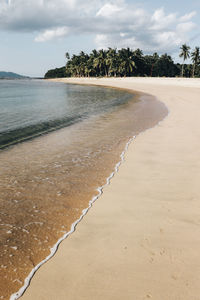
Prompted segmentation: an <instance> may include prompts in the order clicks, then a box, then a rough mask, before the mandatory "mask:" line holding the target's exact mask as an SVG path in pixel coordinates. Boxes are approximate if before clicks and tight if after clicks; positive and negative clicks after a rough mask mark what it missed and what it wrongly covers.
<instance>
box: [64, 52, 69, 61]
mask: <svg viewBox="0 0 200 300" xmlns="http://www.w3.org/2000/svg"><path fill="white" fill-rule="evenodd" d="M65 57H66V59H67V60H69V59H70V55H69V52H66V53H65Z"/></svg>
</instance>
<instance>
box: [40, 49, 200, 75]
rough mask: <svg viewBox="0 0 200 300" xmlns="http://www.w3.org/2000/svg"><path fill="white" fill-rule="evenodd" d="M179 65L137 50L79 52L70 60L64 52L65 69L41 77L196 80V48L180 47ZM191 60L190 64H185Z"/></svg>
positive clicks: (199, 71) (199, 62) (199, 57)
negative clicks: (184, 78) (183, 78)
mask: <svg viewBox="0 0 200 300" xmlns="http://www.w3.org/2000/svg"><path fill="white" fill-rule="evenodd" d="M179 56H180V57H181V58H183V63H182V65H181V64H179V63H175V62H174V61H173V59H172V57H171V56H170V55H168V54H167V53H165V54H162V55H159V54H158V53H154V54H151V55H144V54H143V51H142V50H141V49H136V50H131V49H130V48H122V49H119V50H117V49H116V48H114V49H113V48H108V49H107V50H104V49H101V50H98V51H97V50H95V49H94V50H92V52H91V53H90V54H87V53H85V52H84V51H81V52H80V54H78V55H75V54H73V55H72V56H71V57H70V55H69V53H68V52H67V53H66V59H67V63H66V66H64V67H61V68H56V69H52V70H49V71H48V72H47V73H46V74H45V78H53V77H54V78H55V77H103V76H105V77H112V76H113V77H130V76H149V77H178V76H182V77H183V76H184V77H200V49H199V47H196V48H195V49H194V50H192V52H190V47H189V46H188V45H186V44H184V45H182V46H181V47H180V55H179ZM190 57H191V60H192V64H186V63H185V61H186V60H187V59H188V58H190Z"/></svg>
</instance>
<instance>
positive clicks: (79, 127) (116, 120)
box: [0, 84, 167, 299]
mask: <svg viewBox="0 0 200 300" xmlns="http://www.w3.org/2000/svg"><path fill="white" fill-rule="evenodd" d="M58 86H59V89H60V88H61V89H62V88H63V84H61V85H58ZM65 88H67V87H66V86H65ZM70 88H72V90H75V93H76V92H77V90H79V91H80V90H81V89H83V90H84V89H85V88H86V89H87V91H88V92H87V93H89V95H90V97H91V99H92V97H94V94H95V93H96V92H95V91H96V90H97V93H100V99H98V100H97V98H98V97H97V98H96V100H95V101H96V102H98V101H99V102H101V97H102V98H103V100H102V102H106V101H110V100H109V99H112V100H111V101H113V103H112V105H111V106H109V105H107V104H106V103H105V104H104V108H105V109H102V108H101V109H100V110H99V111H98V109H96V107H95V108H94V109H93V108H92V109H93V111H94V113H91V114H88V115H87V117H86V118H85V117H83V118H82V119H81V120H79V122H76V123H74V124H73V125H71V126H68V127H65V128H62V129H59V130H57V131H54V132H51V133H49V134H47V135H43V136H40V137H37V138H35V139H33V140H29V141H26V142H25V143H20V144H17V145H15V146H13V147H10V148H7V149H6V150H2V151H1V152H0V166H1V167H0V230H1V231H0V241H1V244H0V299H9V296H10V295H11V294H12V293H14V292H16V291H17V290H18V289H19V288H20V287H21V286H22V285H23V282H24V279H25V277H26V276H28V274H29V273H30V271H31V269H32V268H33V267H34V266H36V265H37V264H38V263H39V262H40V261H41V260H43V259H44V258H45V257H46V256H47V255H49V253H50V248H51V247H52V246H53V245H54V244H55V243H56V242H57V240H58V239H59V238H60V237H62V236H63V235H64V234H65V233H66V232H67V231H69V230H70V226H71V224H72V223H73V222H74V221H75V220H77V219H78V218H79V216H80V215H81V212H82V210H83V209H84V208H86V207H88V202H89V200H91V198H92V197H93V196H94V195H95V194H97V188H98V187H99V186H102V185H103V184H105V182H106V178H107V177H108V176H109V175H110V173H111V172H112V171H113V170H114V167H115V165H116V163H117V162H118V161H119V160H120V154H121V152H122V151H123V150H124V147H125V145H126V143H127V141H128V140H129V139H130V138H131V137H132V136H133V135H135V134H138V133H139V132H141V131H142V130H144V129H146V128H149V127H150V126H153V125H155V124H156V123H157V122H158V121H159V120H161V119H162V118H163V117H164V116H165V115H166V113H167V111H166V109H165V107H164V106H163V105H162V104H161V103H158V102H157V101H155V100H154V99H152V98H151V97H148V96H141V97H140V100H139V99H138V96H137V97H136V96H135V97H133V96H134V95H131V97H130V94H128V95H127V93H126V92H122V91H118V90H113V89H104V88H96V87H95V88H94V87H79V86H73V87H71V86H70ZM101 91H102V92H103V93H101ZM58 93H59V92H58ZM78 93H80V94H81V92H78ZM83 93H84V92H83ZM91 94H93V96H91ZM105 95H109V97H110V98H109V97H108V98H107V100H105ZM113 95H115V96H114V97H115V99H116V100H114V98H113ZM116 95H118V97H122V99H126V100H125V101H124V100H119V98H116ZM82 96H83V95H81V97H82ZM83 98H84V97H83ZM54 100H55V99H54ZM116 102H118V103H119V104H118V105H116V104H117V103H116ZM54 105H55V103H54ZM89 110H90V111H91V107H90V108H89ZM99 201H100V199H99Z"/></svg>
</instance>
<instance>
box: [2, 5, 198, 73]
mask: <svg viewBox="0 0 200 300" xmlns="http://www.w3.org/2000/svg"><path fill="white" fill-rule="evenodd" d="M183 43H188V44H189V45H190V46H191V47H195V46H200V0H190V1H188V0H187V1H186V0H142V1H139V0H0V70H4V71H13V72H17V73H20V74H24V75H29V76H43V75H44V73H45V72H46V71H47V70H48V69H50V68H54V67H60V66H63V65H64V64H65V52H66V51H68V52H69V53H70V54H72V53H79V52H80V51H81V50H83V51H86V52H90V51H91V50H92V49H94V48H106V47H117V48H121V47H127V46H128V47H130V48H132V49H136V48H141V49H143V51H144V53H153V52H159V53H165V52H167V53H169V54H171V55H172V57H173V58H174V59H175V60H177V59H178V52H179V47H180V45H182V44H183Z"/></svg>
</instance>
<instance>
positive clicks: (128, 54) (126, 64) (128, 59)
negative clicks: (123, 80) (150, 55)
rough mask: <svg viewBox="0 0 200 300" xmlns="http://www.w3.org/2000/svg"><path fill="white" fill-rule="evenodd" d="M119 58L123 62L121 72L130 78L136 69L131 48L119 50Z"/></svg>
mask: <svg viewBox="0 0 200 300" xmlns="http://www.w3.org/2000/svg"><path fill="white" fill-rule="evenodd" d="M119 57H120V60H121V70H122V72H123V73H124V76H127V75H128V76H130V75H131V73H132V72H133V69H134V68H135V62H134V60H133V58H134V55H133V52H132V51H131V50H130V48H126V49H124V48H122V49H121V50H119Z"/></svg>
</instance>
